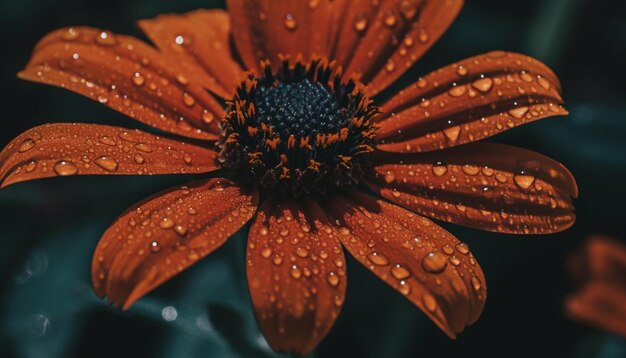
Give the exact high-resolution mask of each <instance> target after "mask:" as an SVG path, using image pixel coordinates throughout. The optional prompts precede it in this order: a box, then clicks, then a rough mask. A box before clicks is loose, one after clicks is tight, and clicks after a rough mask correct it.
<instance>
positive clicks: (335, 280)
mask: <svg viewBox="0 0 626 358" xmlns="http://www.w3.org/2000/svg"><path fill="white" fill-rule="evenodd" d="M326 280H327V281H328V284H330V285H331V286H333V287H336V286H337V285H339V276H338V275H337V274H336V273H334V272H330V273H329V274H328V277H327V279H326Z"/></svg>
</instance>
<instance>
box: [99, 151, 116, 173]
mask: <svg viewBox="0 0 626 358" xmlns="http://www.w3.org/2000/svg"><path fill="white" fill-rule="evenodd" d="M93 162H94V163H96V164H97V165H98V166H99V167H100V168H102V169H104V170H106V171H109V172H114V171H117V168H118V166H119V165H118V163H117V160H115V159H114V158H112V157H109V156H106V155H103V156H101V157H98V158H96V159H95V160H94V161H93Z"/></svg>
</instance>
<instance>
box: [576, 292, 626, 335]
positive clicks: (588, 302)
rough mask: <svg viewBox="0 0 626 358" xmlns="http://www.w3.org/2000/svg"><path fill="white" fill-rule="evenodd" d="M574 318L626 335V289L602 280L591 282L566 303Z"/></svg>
mask: <svg viewBox="0 0 626 358" xmlns="http://www.w3.org/2000/svg"><path fill="white" fill-rule="evenodd" d="M565 312H566V313H567V315H568V316H570V317H571V318H572V319H574V320H577V321H582V322H586V323H589V324H591V325H593V326H596V327H598V328H600V329H603V330H606V331H609V332H613V333H616V334H619V335H621V336H623V337H626V291H624V290H623V289H619V288H617V287H615V286H613V285H608V284H605V283H602V282H595V283H590V284H588V285H587V286H585V287H584V288H583V289H582V290H581V291H580V292H578V293H576V294H574V295H572V296H571V297H569V298H568V300H567V301H566V303H565Z"/></svg>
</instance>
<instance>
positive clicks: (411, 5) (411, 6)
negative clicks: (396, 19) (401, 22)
mask: <svg viewBox="0 0 626 358" xmlns="http://www.w3.org/2000/svg"><path fill="white" fill-rule="evenodd" d="M400 13H402V16H404V18H405V19H407V20H408V19H412V18H413V17H414V16H415V14H417V5H416V4H415V2H414V1H410V0H403V1H401V2H400Z"/></svg>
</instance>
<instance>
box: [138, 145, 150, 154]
mask: <svg viewBox="0 0 626 358" xmlns="http://www.w3.org/2000/svg"><path fill="white" fill-rule="evenodd" d="M135 149H137V150H140V151H142V152H146V153H150V152H152V148H150V146H149V145H147V144H144V143H137V144H135Z"/></svg>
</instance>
